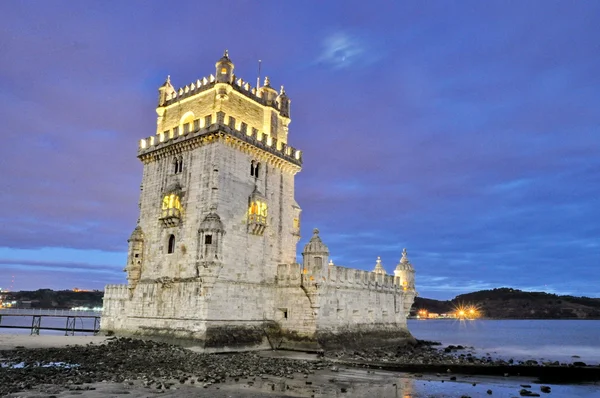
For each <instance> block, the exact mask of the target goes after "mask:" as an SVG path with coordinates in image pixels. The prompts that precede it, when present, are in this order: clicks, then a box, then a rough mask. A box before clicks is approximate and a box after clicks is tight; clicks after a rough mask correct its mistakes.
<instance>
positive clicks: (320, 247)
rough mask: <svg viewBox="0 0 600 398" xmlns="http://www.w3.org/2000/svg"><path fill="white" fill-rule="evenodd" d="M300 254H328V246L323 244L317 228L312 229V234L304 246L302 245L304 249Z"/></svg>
mask: <svg viewBox="0 0 600 398" xmlns="http://www.w3.org/2000/svg"><path fill="white" fill-rule="evenodd" d="M302 254H321V255H325V256H328V255H329V248H328V247H327V246H325V244H324V243H323V241H322V240H321V238H320V237H319V230H318V229H317V228H315V229H313V236H312V238H310V240H309V241H308V243H307V244H306V246H304V251H303V252H302Z"/></svg>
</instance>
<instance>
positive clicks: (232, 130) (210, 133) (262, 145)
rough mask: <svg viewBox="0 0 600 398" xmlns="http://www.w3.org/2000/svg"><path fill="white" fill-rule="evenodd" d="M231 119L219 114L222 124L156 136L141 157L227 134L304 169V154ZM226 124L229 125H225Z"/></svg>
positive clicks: (200, 124) (200, 123)
mask: <svg viewBox="0 0 600 398" xmlns="http://www.w3.org/2000/svg"><path fill="white" fill-rule="evenodd" d="M231 118H232V116H228V115H226V114H225V113H224V112H218V113H217V118H216V119H217V120H218V121H221V123H212V124H210V125H208V126H207V125H205V119H196V121H197V123H194V125H193V126H192V128H191V129H180V128H179V127H178V126H177V127H174V128H172V129H170V130H167V131H163V132H161V133H159V134H157V135H153V136H150V137H147V138H143V139H141V140H140V142H139V147H138V157H139V158H140V159H143V158H145V157H146V156H147V155H149V154H154V153H155V152H157V151H160V150H161V149H163V148H166V147H168V146H171V145H172V144H176V143H181V144H182V145H181V146H182V147H186V146H189V145H194V143H195V142H197V141H202V140H203V139H204V140H206V139H208V138H209V137H214V136H215V135H219V134H226V135H228V136H229V137H231V138H235V139H238V140H240V141H241V142H243V143H246V144H248V145H252V146H253V147H255V148H257V149H262V150H263V151H266V152H268V153H270V154H272V155H275V156H277V157H279V158H281V159H283V160H286V161H288V162H290V163H293V164H295V165H297V166H301V165H302V152H301V151H300V150H299V149H296V148H294V147H293V146H291V145H287V144H286V143H285V142H281V141H279V140H277V138H274V137H272V136H270V135H268V134H266V133H264V132H260V131H258V130H257V129H254V128H253V129H248V128H247V126H244V125H243V124H242V123H232V121H231ZM225 120H227V123H228V124H225V123H224V122H225Z"/></svg>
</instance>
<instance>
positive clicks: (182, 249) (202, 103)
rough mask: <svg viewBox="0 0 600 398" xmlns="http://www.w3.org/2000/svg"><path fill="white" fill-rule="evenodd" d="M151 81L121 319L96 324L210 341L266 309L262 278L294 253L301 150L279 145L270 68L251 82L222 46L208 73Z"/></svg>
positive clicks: (279, 109)
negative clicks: (154, 97)
mask: <svg viewBox="0 0 600 398" xmlns="http://www.w3.org/2000/svg"><path fill="white" fill-rule="evenodd" d="M158 91H159V99H158V107H157V108H156V112H157V114H158V119H157V130H156V134H155V135H153V136H151V137H149V138H147V139H143V140H141V142H140V147H139V150H138V158H139V159H140V161H141V162H142V163H143V165H144V170H143V178H142V184H141V193H140V201H139V208H140V217H139V221H138V225H137V226H136V227H135V230H134V232H133V234H132V235H131V238H130V239H129V254H128V263H127V267H126V271H127V273H128V285H127V291H128V292H127V293H128V297H127V300H126V301H125V302H123V303H122V304H123V305H124V308H123V309H122V312H123V313H124V314H125V315H127V317H123V316H122V317H119V318H115V319H114V320H111V318H110V317H105V319H103V322H104V325H103V327H104V326H105V327H106V328H110V329H115V330H119V329H124V330H126V331H130V332H136V333H142V331H152V334H159V335H161V334H164V335H167V336H180V337H190V338H196V339H200V340H204V341H205V342H207V343H208V344H210V341H208V340H210V337H211V333H212V335H215V334H219V335H220V336H222V335H223V333H222V332H221V330H220V329H221V328H222V325H227V328H229V329H230V330H232V331H233V332H232V333H237V332H240V331H242V330H244V329H245V328H248V327H250V328H252V327H253V326H255V325H256V324H258V323H261V322H263V321H264V320H265V319H271V318H272V314H271V312H272V308H274V304H273V300H274V297H273V296H274V290H273V289H269V288H268V286H269V285H271V286H272V285H273V284H274V282H275V278H276V274H277V266H278V265H279V264H294V263H296V245H297V242H298V239H299V237H300V231H299V229H300V207H299V206H298V204H297V203H296V201H295V200H294V176H295V174H296V173H298V172H299V171H300V168H301V164H302V156H301V153H300V151H298V150H296V149H295V148H293V147H291V146H289V145H288V126H289V124H290V121H291V120H290V99H289V98H288V97H287V95H286V93H285V91H284V90H283V87H282V89H281V91H280V92H277V91H276V90H275V89H273V88H272V87H271V86H270V84H269V80H268V78H267V79H266V81H265V85H264V86H262V87H258V88H252V87H250V85H249V84H248V83H247V82H244V81H243V80H242V79H239V78H236V76H235V74H234V64H233V62H232V61H231V59H230V58H229V55H228V53H227V52H225V54H224V55H223V57H221V59H219V60H218V61H217V62H216V64H215V74H214V75H211V76H210V77H207V78H203V79H199V80H197V81H195V82H193V83H191V84H188V85H186V86H185V87H182V88H180V89H179V90H175V88H174V87H173V85H172V84H171V79H170V77H169V78H167V80H166V82H165V83H164V84H163V85H162V86H161V87H160V88H159V90H158ZM174 319H176V321H173V320H174ZM207 319H210V320H211V321H210V322H208V321H206V320H207ZM163 320H164V321H163ZM167 320H168V321H167ZM111 323H112V324H111ZM235 327H238V329H237V331H236V330H234V329H235ZM213 332H214V333H213ZM217 332H218V333H217ZM261 338H262V337H261Z"/></svg>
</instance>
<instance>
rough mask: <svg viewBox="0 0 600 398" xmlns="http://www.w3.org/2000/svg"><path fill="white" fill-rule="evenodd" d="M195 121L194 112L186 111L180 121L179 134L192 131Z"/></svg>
mask: <svg viewBox="0 0 600 398" xmlns="http://www.w3.org/2000/svg"><path fill="white" fill-rule="evenodd" d="M193 123H194V112H186V114H185V115H183V117H182V118H181V120H180V121H179V134H180V135H181V134H187V133H189V132H190V131H192V126H193Z"/></svg>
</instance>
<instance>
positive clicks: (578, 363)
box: [573, 361, 587, 366]
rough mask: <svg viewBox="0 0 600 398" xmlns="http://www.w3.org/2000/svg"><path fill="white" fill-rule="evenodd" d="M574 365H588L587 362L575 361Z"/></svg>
mask: <svg viewBox="0 0 600 398" xmlns="http://www.w3.org/2000/svg"><path fill="white" fill-rule="evenodd" d="M573 366H587V364H586V363H585V362H579V361H577V362H573Z"/></svg>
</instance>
